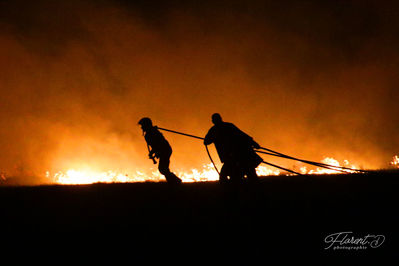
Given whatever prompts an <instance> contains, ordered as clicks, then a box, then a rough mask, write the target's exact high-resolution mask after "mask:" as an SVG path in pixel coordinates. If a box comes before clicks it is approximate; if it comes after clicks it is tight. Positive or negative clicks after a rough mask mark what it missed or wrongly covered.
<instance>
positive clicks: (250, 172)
mask: <svg viewBox="0 0 399 266" xmlns="http://www.w3.org/2000/svg"><path fill="white" fill-rule="evenodd" d="M246 175H247V178H248V181H249V182H251V183H253V182H258V181H259V177H258V174H257V173H256V169H255V168H252V167H249V168H247V171H246Z"/></svg>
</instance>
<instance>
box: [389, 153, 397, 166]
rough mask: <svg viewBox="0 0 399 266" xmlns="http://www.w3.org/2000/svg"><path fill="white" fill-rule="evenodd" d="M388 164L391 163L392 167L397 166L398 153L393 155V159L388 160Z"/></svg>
mask: <svg viewBox="0 0 399 266" xmlns="http://www.w3.org/2000/svg"><path fill="white" fill-rule="evenodd" d="M390 164H391V165H392V166H393V167H395V168H399V157H398V155H395V156H394V157H393V160H392V162H390Z"/></svg>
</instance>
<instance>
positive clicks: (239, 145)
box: [204, 113, 263, 183]
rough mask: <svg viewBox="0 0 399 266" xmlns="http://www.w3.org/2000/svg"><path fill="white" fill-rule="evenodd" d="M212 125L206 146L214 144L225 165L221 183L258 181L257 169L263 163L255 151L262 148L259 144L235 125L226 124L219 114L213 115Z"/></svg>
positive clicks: (205, 141) (207, 135) (221, 172)
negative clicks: (245, 180) (245, 178)
mask: <svg viewBox="0 0 399 266" xmlns="http://www.w3.org/2000/svg"><path fill="white" fill-rule="evenodd" d="M212 123H213V124H214V126H213V127H211V128H210V129H209V131H208V133H207V134H206V136H205V139H204V144H205V145H209V144H212V143H214V145H215V147H216V150H217V153H218V155H219V158H220V161H221V162H222V163H223V166H222V169H221V170H220V176H219V181H220V182H221V183H226V182H228V181H229V180H230V181H231V182H239V181H241V180H243V179H244V177H245V176H246V177H247V179H248V180H249V181H251V182H252V181H257V180H258V175H257V174H256V171H255V169H256V167H257V166H258V165H259V164H260V163H261V162H262V161H263V160H262V158H261V157H260V156H259V155H258V154H257V153H256V152H255V151H254V148H256V149H258V148H260V146H259V144H258V143H256V142H255V141H254V140H253V138H252V137H250V136H248V135H247V134H245V133H244V132H242V131H241V130H240V129H238V128H237V127H236V126H235V125H234V124H232V123H228V122H224V121H223V120H222V117H221V116H220V114H218V113H215V114H213V115H212ZM228 177H229V178H230V179H229V178H228Z"/></svg>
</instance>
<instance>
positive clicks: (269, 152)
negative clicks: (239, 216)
mask: <svg viewBox="0 0 399 266" xmlns="http://www.w3.org/2000/svg"><path fill="white" fill-rule="evenodd" d="M156 128H158V129H160V130H163V131H167V132H171V133H174V134H179V135H183V136H186V137H190V138H195V139H200V140H204V139H205V138H202V137H198V136H194V135H191V134H187V133H183V132H179V131H175V130H170V129H166V128H162V127H158V126H157V127H156ZM205 149H206V152H207V154H208V157H209V159H210V160H211V162H212V164H213V167H214V168H215V170H216V172H217V173H218V174H219V175H220V172H219V170H218V169H217V167H216V165H215V163H214V161H213V159H212V156H211V154H210V152H209V150H208V146H207V145H205ZM255 152H257V153H261V154H266V155H271V156H275V157H280V158H284V159H290V160H294V161H299V162H302V163H306V164H310V165H314V166H318V167H322V168H326V169H329V170H335V171H340V172H344V173H348V172H360V173H368V172H370V171H367V170H361V169H355V168H349V167H343V166H335V165H330V164H325V163H320V162H313V161H309V160H304V159H299V158H295V157H292V156H289V155H286V154H283V153H280V152H277V151H274V150H271V149H267V148H263V147H260V148H259V149H256V150H255ZM262 163H264V164H267V165H270V166H272V167H275V168H278V169H281V170H284V171H287V172H290V173H293V174H297V175H302V174H300V173H298V172H296V171H293V170H290V169H287V168H284V167H281V166H279V165H276V164H272V163H269V162H266V161H265V160H263V161H262Z"/></svg>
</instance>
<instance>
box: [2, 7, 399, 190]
mask: <svg viewBox="0 0 399 266" xmlns="http://www.w3.org/2000/svg"><path fill="white" fill-rule="evenodd" d="M398 6H399V5H398V4H397V3H396V2H389V1H384V2H381V1H282V2H279V1H216V2H215V1H155V2H151V3H149V1H135V3H134V4H133V3H131V2H129V1H94V0H93V1H63V2H61V1H50V0H48V1H45V0H41V1H0V46H1V47H0V69H1V72H0V73H1V74H0V95H1V98H0V123H1V131H0V151H1V155H2V156H1V160H0V170H1V172H2V173H6V174H7V175H8V176H23V179H21V180H20V181H19V182H20V183H40V182H45V180H44V179H39V178H38V176H41V175H43V174H44V173H45V172H46V171H59V170H64V169H66V168H71V167H78V166H81V165H88V166H90V165H96V166H97V167H99V166H101V168H103V169H104V170H107V169H120V170H126V169H132V170H140V171H146V170H145V169H148V168H150V167H152V165H151V161H150V160H147V159H146V147H145V144H144V140H143V138H142V136H141V132H140V129H139V127H138V126H137V121H138V120H139V119H140V118H141V117H143V116H149V117H151V118H153V120H154V123H155V124H157V125H159V126H162V127H166V128H171V129H176V130H181V131H184V132H187V133H191V134H195V135H201V136H203V135H204V134H205V133H206V132H207V130H208V129H209V127H210V126H211V121H210V116H211V114H212V113H214V112H219V113H221V114H222V116H223V117H224V119H225V120H226V121H230V122H233V123H235V124H236V125H237V126H238V127H240V128H241V129H243V130H244V131H246V132H247V133H248V134H250V135H251V136H253V137H254V138H255V140H257V141H258V142H259V143H261V144H262V145H263V146H265V147H269V148H271V149H275V150H278V151H281V152H283V153H287V154H291V155H294V156H298V157H304V158H308V159H310V160H316V161H320V160H321V159H322V158H323V157H324V156H331V157H334V158H336V159H339V160H344V159H347V160H349V161H350V162H353V163H355V164H357V165H359V166H363V167H366V168H378V167H386V166H387V164H388V162H389V160H390V159H391V157H392V156H393V155H394V154H397V153H398V146H399V137H398V136H399V127H398V125H399V109H398V107H397V103H398V100H399V97H398V95H399V93H398V84H399V80H398V79H399V75H398V69H399V55H398V52H397V47H399V37H398V36H399V16H398V14H399V8H398ZM165 135H166V136H167V138H168V139H169V140H170V142H171V144H172V146H173V148H174V155H173V157H172V168H176V169H177V168H179V169H191V168H200V167H201V166H202V165H203V164H204V163H208V159H207V156H206V153H205V151H204V148H203V145H202V144H201V143H200V142H197V141H196V140H192V139H186V138H183V137H180V136H174V135H170V134H168V133H165ZM268 159H269V158H268ZM271 161H274V162H281V161H279V160H275V159H272V160H271ZM285 165H286V166H288V167H291V166H292V165H293V163H292V162H286V163H285ZM29 176H31V177H32V178H28V177H29Z"/></svg>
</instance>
